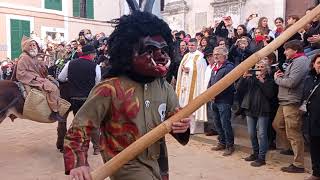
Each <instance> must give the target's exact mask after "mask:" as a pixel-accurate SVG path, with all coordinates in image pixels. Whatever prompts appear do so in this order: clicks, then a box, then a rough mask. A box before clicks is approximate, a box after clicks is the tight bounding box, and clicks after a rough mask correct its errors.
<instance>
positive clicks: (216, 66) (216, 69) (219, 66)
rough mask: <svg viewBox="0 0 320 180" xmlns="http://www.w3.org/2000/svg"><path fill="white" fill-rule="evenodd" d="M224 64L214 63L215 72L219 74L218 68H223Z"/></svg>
mask: <svg viewBox="0 0 320 180" xmlns="http://www.w3.org/2000/svg"><path fill="white" fill-rule="evenodd" d="M221 66H222V64H220V65H219V64H214V65H213V68H212V70H213V71H214V74H217V72H218V70H219V69H220V68H221Z"/></svg>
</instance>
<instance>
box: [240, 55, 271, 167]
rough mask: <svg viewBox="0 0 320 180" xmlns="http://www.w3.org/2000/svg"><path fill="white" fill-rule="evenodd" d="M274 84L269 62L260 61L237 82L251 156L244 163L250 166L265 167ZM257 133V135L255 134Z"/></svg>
mask: <svg viewBox="0 0 320 180" xmlns="http://www.w3.org/2000/svg"><path fill="white" fill-rule="evenodd" d="M275 88H276V84H275V82H274V80H273V79H272V76H271V74H270V66H269V62H267V61H266V60H262V61H260V62H258V63H257V64H256V69H252V70H249V72H247V73H245V74H244V75H243V78H241V79H240V80H239V82H238V91H239V92H241V93H243V94H244V98H243V101H242V104H241V107H242V108H243V109H245V114H246V117H247V126H248V132H249V135H250V138H251V144H252V148H253V154H251V155H250V156H248V157H246V158H245V160H246V161H254V162H252V163H251V166H254V167H260V166H262V165H265V164H266V162H265V158H266V154H267V151H268V145H269V143H268V127H269V124H270V123H269V122H270V116H271V111H272V107H271V105H272V104H271V102H272V99H275V98H277V94H276V93H275V92H276V91H275ZM257 131H258V134H257Z"/></svg>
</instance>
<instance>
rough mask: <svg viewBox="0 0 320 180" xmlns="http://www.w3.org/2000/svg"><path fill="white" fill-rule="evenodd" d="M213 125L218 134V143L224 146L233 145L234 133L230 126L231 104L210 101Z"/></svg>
mask: <svg viewBox="0 0 320 180" xmlns="http://www.w3.org/2000/svg"><path fill="white" fill-rule="evenodd" d="M212 110H213V115H214V125H215V127H216V130H217V132H218V134H219V137H218V140H219V143H220V144H223V145H225V146H226V147H232V146H233V145H234V135H233V130H232V126H231V105H230V104H223V103H212Z"/></svg>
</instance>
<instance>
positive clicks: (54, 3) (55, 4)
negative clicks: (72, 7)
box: [44, 0, 62, 11]
mask: <svg viewBox="0 0 320 180" xmlns="http://www.w3.org/2000/svg"><path fill="white" fill-rule="evenodd" d="M44 8H46V9H53V10H58V11H62V0H45V1H44Z"/></svg>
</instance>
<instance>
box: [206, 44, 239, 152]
mask: <svg viewBox="0 0 320 180" xmlns="http://www.w3.org/2000/svg"><path fill="white" fill-rule="evenodd" d="M227 57H228V50H227V48H225V47H216V48H214V50H213V58H214V60H215V62H216V63H217V65H216V66H215V67H214V68H213V70H212V74H211V78H210V81H209V84H208V87H210V86H212V85H214V84H215V83H216V82H218V81H219V80H220V79H222V78H223V77H224V76H225V75H227V74H228V73H229V72H230V71H231V70H232V69H233V68H234V65H233V64H232V63H231V62H229V61H227ZM234 90H235V89H234V86H233V85H231V86H229V87H228V88H227V89H225V90H224V91H223V92H221V93H220V94H219V95H217V96H216V97H215V98H214V99H213V100H212V101H213V102H212V108H213V112H214V114H215V118H214V124H215V127H216V130H217V132H218V134H219V138H218V140H219V143H218V144H217V146H215V147H213V148H212V150H215V151H220V150H225V152H224V153H223V156H229V155H231V154H232V153H233V152H234V146H233V145H234V134H233V130H232V126H231V121H230V119H231V105H232V103H233V95H234Z"/></svg>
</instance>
